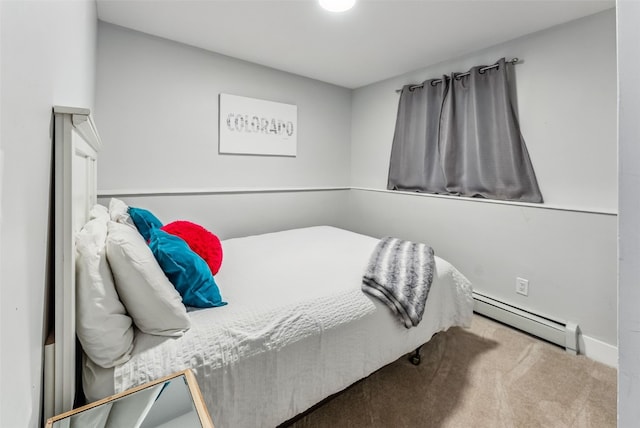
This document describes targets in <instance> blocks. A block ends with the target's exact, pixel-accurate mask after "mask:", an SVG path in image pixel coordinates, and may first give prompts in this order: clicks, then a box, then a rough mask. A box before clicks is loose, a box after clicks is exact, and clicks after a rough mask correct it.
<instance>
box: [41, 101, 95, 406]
mask: <svg viewBox="0 0 640 428" xmlns="http://www.w3.org/2000/svg"><path fill="white" fill-rule="evenodd" d="M53 113H54V145H53V146H54V149H53V150H54V159H55V162H54V176H55V187H54V189H55V203H54V224H55V235H54V254H55V256H54V270H55V273H54V289H55V291H54V294H55V304H54V324H55V326H54V329H55V337H54V351H53V362H52V363H47V362H46V361H45V397H44V398H45V399H44V401H45V418H47V417H49V416H52V415H48V414H47V413H49V412H53V414H59V413H62V412H65V411H68V410H71V409H72V408H73V405H74V397H75V392H76V391H75V389H76V388H75V387H76V373H77V372H76V370H77V367H76V317H75V315H76V312H75V303H76V289H75V275H76V271H75V257H76V249H75V234H76V232H78V231H79V230H80V228H82V226H83V225H84V223H85V222H86V221H87V218H88V215H89V210H90V209H91V207H92V206H93V205H94V204H95V203H96V201H97V183H96V178H97V175H96V172H97V169H96V163H97V160H98V151H99V150H100V148H101V146H102V143H101V141H100V137H99V136H98V132H97V131H96V127H95V125H94V123H93V120H92V119H91V116H90V112H89V110H88V109H82V108H72V107H58V106H56V107H54V108H53ZM46 353H47V352H46V351H45V354H46ZM48 366H49V367H51V366H52V368H53V377H51V376H50V374H49V376H48V375H47V371H46V367H48ZM47 382H49V383H50V385H49V387H47ZM47 394H48V396H47ZM51 395H53V396H51Z"/></svg>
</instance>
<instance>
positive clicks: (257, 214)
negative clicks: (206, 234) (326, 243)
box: [99, 190, 349, 239]
mask: <svg viewBox="0 0 640 428" xmlns="http://www.w3.org/2000/svg"><path fill="white" fill-rule="evenodd" d="M120 199H122V200H123V201H125V202H126V203H127V204H128V205H130V206H136V207H142V208H146V209H148V210H150V211H151V212H153V213H154V214H155V215H156V216H157V217H158V218H159V219H160V220H161V221H162V222H163V223H164V224H166V223H169V222H172V221H174V220H188V221H192V222H194V223H197V224H200V225H202V226H203V227H205V228H207V229H208V230H210V231H211V232H212V233H215V234H216V235H217V236H218V237H219V238H220V239H228V238H235V237H238V236H247V235H254V234H259V233H267V232H276V231H280V230H285V229H292V228H298V227H307V226H318V225H329V226H336V227H342V228H345V227H346V226H347V221H346V219H347V218H348V217H349V215H348V212H347V209H348V200H349V190H330V191H304V192H264V193H262V192H261V193H243V194H208V195H207V194H200V195H164V196H128V197H127V196H123V197H120ZM99 202H100V203H101V204H103V205H108V204H109V198H107V197H101V198H99Z"/></svg>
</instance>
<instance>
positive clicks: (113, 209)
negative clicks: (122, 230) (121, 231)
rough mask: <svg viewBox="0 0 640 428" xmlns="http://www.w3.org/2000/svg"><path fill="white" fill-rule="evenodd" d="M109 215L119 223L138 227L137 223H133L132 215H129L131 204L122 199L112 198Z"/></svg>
mask: <svg viewBox="0 0 640 428" xmlns="http://www.w3.org/2000/svg"><path fill="white" fill-rule="evenodd" d="M109 217H111V220H113V221H115V222H117V223H122V224H127V225H129V226H131V227H136V225H135V224H134V223H133V220H131V216H130V215H129V206H128V205H127V204H125V203H124V202H123V201H121V200H120V199H116V198H111V200H110V201H109ZM136 230H137V228H136Z"/></svg>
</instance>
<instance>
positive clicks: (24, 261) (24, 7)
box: [0, 0, 97, 427]
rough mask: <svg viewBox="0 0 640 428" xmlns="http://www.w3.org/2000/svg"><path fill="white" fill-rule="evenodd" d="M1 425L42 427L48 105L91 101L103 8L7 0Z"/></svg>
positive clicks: (2, 30) (0, 121)
mask: <svg viewBox="0 0 640 428" xmlns="http://www.w3.org/2000/svg"><path fill="white" fill-rule="evenodd" d="M0 11H1V13H0V15H1V21H0V39H1V42H0V43H1V49H2V58H1V66H0V67H1V74H0V75H1V81H0V85H1V86H0V87H1V91H2V92H1V97H0V98H1V101H0V105H1V110H0V112H1V115H0V140H1V141H2V143H1V144H2V145H1V147H2V150H3V151H4V157H5V162H4V172H3V177H2V186H3V189H2V202H1V206H2V218H1V223H0V230H1V233H2V241H1V242H0V260H1V264H2V270H1V271H0V307H1V320H0V335H1V338H0V343H2V349H1V351H0V356H1V362H0V378H1V379H2V382H0V426H2V427H37V426H40V413H41V412H40V405H41V389H42V379H41V376H42V371H41V370H42V354H43V346H42V345H43V340H44V331H43V323H44V319H43V313H44V303H45V281H46V278H45V276H46V268H47V264H46V262H47V261H46V255H47V254H46V252H47V240H48V220H49V219H48V215H49V191H50V185H51V181H50V175H51V153H52V152H51V108H52V106H53V105H54V104H59V105H72V106H79V107H91V106H92V104H93V94H94V76H95V55H96V33H97V24H96V7H95V3H94V2H93V1H90V0H86V1H62V0H58V1H55V2H52V1H2V2H0Z"/></svg>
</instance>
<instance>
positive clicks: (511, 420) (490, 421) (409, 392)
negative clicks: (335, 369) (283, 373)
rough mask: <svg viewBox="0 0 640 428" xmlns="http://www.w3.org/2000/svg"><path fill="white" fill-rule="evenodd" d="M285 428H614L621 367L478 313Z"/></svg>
mask: <svg viewBox="0 0 640 428" xmlns="http://www.w3.org/2000/svg"><path fill="white" fill-rule="evenodd" d="M421 355H422V363H421V364H420V365H419V366H414V365H412V364H411V363H410V362H409V361H408V359H407V358H406V357H403V358H400V359H399V360H397V361H395V362H394V363H392V364H390V365H388V366H386V367H384V368H382V369H380V370H379V371H377V372H375V373H374V374H372V375H371V376H369V377H368V378H366V379H364V380H362V381H360V382H358V383H356V384H355V385H352V386H351V387H350V388H348V389H347V390H345V391H343V392H342V393H340V394H338V395H336V396H334V397H333V398H332V399H330V400H328V401H327V402H325V403H323V404H322V405H320V406H318V407H316V408H315V409H313V410H312V411H310V412H308V413H307V414H305V415H304V416H303V417H301V418H298V419H297V420H295V421H294V422H293V423H288V424H286V426H290V427H293V428H314V427H381V428H382V427H385V428H386V427H429V428H431V427H433V428H439V427H455V428H458V427H460V428H462V427H491V428H493V427H505V428H513V427H544V428H547V427H575V428H578V427H579V428H582V427H594V428H595V427H597V428H606V427H615V426H616V370H615V369H613V368H610V367H607V366H605V365H603V364H600V363H597V362H594V361H592V360H589V359H587V358H585V357H583V356H572V355H569V354H567V353H566V352H565V351H564V350H563V349H561V348H559V347H557V346H555V345H552V344H549V343H546V342H544V341H541V340H539V339H536V338H534V337H531V336H529V335H527V334H525V333H522V332H519V331H517V330H514V329H512V328H510V327H507V326H504V325H502V324H499V323H497V322H494V321H492V320H489V319H487V318H484V317H482V316H479V315H474V318H473V324H472V326H471V328H470V329H461V328H452V329H450V330H449V331H447V332H445V333H440V334H438V335H436V336H435V337H434V338H433V339H432V340H431V341H429V342H428V343H427V344H426V345H425V346H424V347H423V348H422V352H421Z"/></svg>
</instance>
